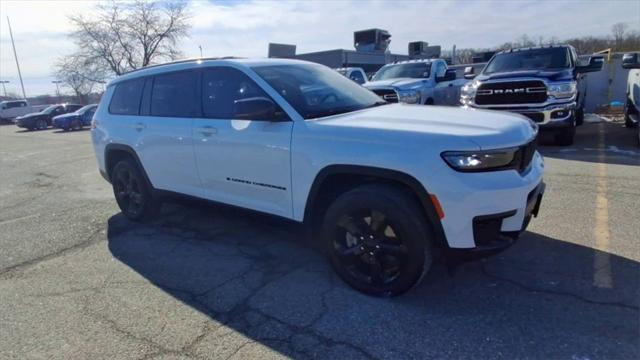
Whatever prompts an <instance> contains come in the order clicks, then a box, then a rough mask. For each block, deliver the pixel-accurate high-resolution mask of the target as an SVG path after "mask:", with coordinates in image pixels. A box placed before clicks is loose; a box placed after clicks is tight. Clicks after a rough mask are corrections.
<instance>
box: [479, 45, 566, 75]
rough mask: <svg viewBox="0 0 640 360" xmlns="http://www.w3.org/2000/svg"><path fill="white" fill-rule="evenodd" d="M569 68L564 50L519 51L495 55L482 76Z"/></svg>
mask: <svg viewBox="0 0 640 360" xmlns="http://www.w3.org/2000/svg"><path fill="white" fill-rule="evenodd" d="M570 66H571V63H570V60H569V51H567V49H566V48H549V49H531V50H519V51H516V52H511V53H502V54H497V55H496V56H494V57H493V59H491V61H490V62H489V64H487V67H486V68H485V69H484V71H483V73H484V74H493V73H497V72H507V71H518V70H557V69H566V68H568V67H570Z"/></svg>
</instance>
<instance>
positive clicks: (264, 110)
mask: <svg viewBox="0 0 640 360" xmlns="http://www.w3.org/2000/svg"><path fill="white" fill-rule="evenodd" d="M233 104H234V114H235V115H234V117H233V118H234V119H237V120H261V121H283V119H284V116H283V114H282V112H281V111H278V106H276V104H275V103H274V102H273V101H272V100H271V99H268V98H266V97H262V96H256V97H250V98H246V99H238V100H235V101H234V102H233Z"/></svg>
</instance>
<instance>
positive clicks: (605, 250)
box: [593, 126, 613, 289]
mask: <svg viewBox="0 0 640 360" xmlns="http://www.w3.org/2000/svg"><path fill="white" fill-rule="evenodd" d="M598 149H599V150H598V165H597V174H598V176H597V182H596V210H595V211H596V213H595V220H596V221H595V229H594V235H595V240H596V244H595V248H596V250H598V251H597V252H596V255H595V257H594V258H593V285H594V286H595V287H599V288H605V289H610V288H612V287H613V281H612V278H611V256H610V255H609V247H610V232H609V199H608V198H607V191H608V187H609V183H608V179H607V164H606V163H605V144H604V128H603V127H602V126H601V127H600V129H599V131H598Z"/></svg>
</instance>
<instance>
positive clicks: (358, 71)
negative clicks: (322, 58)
mask: <svg viewBox="0 0 640 360" xmlns="http://www.w3.org/2000/svg"><path fill="white" fill-rule="evenodd" d="M336 71H337V72H338V73H339V74H340V75H342V76H345V77H347V78H349V79H351V80H353V81H354V82H356V83H357V84H360V85H363V84H364V83H366V82H367V79H368V78H367V74H366V73H365V72H364V70H362V68H359V67H345V68H337V69H336Z"/></svg>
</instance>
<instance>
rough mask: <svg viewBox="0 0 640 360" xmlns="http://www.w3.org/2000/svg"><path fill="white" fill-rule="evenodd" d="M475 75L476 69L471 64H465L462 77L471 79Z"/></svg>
mask: <svg viewBox="0 0 640 360" xmlns="http://www.w3.org/2000/svg"><path fill="white" fill-rule="evenodd" d="M475 77H476V70H475V69H474V68H473V66H467V67H466V68H464V78H465V79H467V80H471V79H473V78H475Z"/></svg>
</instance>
